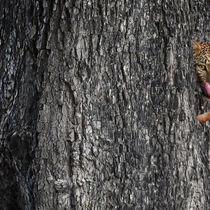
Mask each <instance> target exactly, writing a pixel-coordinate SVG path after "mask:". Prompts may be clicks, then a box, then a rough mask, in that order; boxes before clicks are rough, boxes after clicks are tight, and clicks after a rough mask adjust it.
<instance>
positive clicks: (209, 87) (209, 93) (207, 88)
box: [204, 82, 210, 97]
mask: <svg viewBox="0 0 210 210" xmlns="http://www.w3.org/2000/svg"><path fill="white" fill-rule="evenodd" d="M204 88H205V92H206V95H207V96H208V97H210V84H209V83H208V82H206V83H205V87H204Z"/></svg>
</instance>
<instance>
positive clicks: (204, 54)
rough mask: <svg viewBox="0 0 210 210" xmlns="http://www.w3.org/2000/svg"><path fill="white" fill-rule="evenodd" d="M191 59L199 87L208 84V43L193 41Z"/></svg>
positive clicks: (209, 80)
mask: <svg viewBox="0 0 210 210" xmlns="http://www.w3.org/2000/svg"><path fill="white" fill-rule="evenodd" d="M193 57H194V62H195V65H196V71H197V74H198V77H199V80H200V82H201V86H203V85H204V84H205V83H206V82H208V83H210V42H197V41H193Z"/></svg>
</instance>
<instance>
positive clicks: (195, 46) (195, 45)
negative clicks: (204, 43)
mask: <svg viewBox="0 0 210 210" xmlns="http://www.w3.org/2000/svg"><path fill="white" fill-rule="evenodd" d="M200 50H201V45H200V43H199V42H197V41H195V40H193V51H194V53H195V54H197V53H199V52H200Z"/></svg>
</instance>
